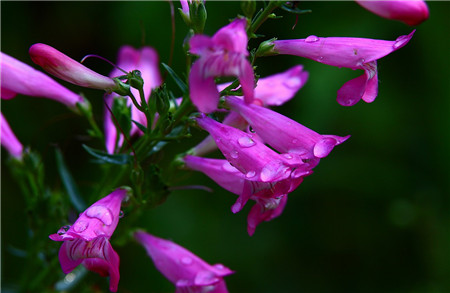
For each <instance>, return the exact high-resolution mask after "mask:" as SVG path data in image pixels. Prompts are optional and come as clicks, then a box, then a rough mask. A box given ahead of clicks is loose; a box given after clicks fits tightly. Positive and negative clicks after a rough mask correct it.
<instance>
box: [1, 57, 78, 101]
mask: <svg viewBox="0 0 450 293" xmlns="http://www.w3.org/2000/svg"><path fill="white" fill-rule="evenodd" d="M0 57H1V58H0V67H1V81H2V82H1V98H2V99H11V98H14V97H15V96H16V94H21V95H26V96H32V97H44V98H49V99H52V100H55V101H58V102H60V103H63V104H64V105H66V106H67V107H69V108H71V109H76V104H77V103H81V104H83V103H84V100H83V98H82V97H81V96H80V95H77V94H75V93H74V92H72V91H70V90H68V89H67V88H65V87H63V86H62V85H60V84H59V83H57V82H56V81H54V80H53V79H52V78H50V77H49V76H47V75H45V74H44V73H42V72H40V71H37V70H36V69H34V68H33V67H31V66H29V65H27V64H25V63H23V62H21V61H19V60H17V59H15V58H13V57H11V56H9V55H7V54H5V53H2V52H0Z"/></svg>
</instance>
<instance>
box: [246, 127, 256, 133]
mask: <svg viewBox="0 0 450 293" xmlns="http://www.w3.org/2000/svg"><path fill="white" fill-rule="evenodd" d="M248 131H249V132H251V133H255V132H256V131H255V130H254V129H253V128H252V127H251V126H250V125H249V126H248Z"/></svg>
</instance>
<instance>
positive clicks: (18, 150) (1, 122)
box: [0, 113, 23, 160]
mask: <svg viewBox="0 0 450 293" xmlns="http://www.w3.org/2000/svg"><path fill="white" fill-rule="evenodd" d="M0 129H1V131H0V142H1V145H2V146H3V147H4V148H5V149H6V150H7V151H8V153H9V154H10V155H11V156H13V157H14V158H16V159H18V160H20V159H21V158H22V154H23V146H22V144H21V143H20V141H19V140H18V139H17V137H16V136H15V135H14V132H13V131H12V129H11V127H10V126H9V124H8V121H6V119H5V117H4V116H3V114H2V113H0Z"/></svg>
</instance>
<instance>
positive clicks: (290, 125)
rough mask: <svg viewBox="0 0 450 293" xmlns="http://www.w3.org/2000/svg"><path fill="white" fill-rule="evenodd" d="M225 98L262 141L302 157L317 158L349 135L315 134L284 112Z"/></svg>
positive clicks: (322, 156)
mask: <svg viewBox="0 0 450 293" xmlns="http://www.w3.org/2000/svg"><path fill="white" fill-rule="evenodd" d="M226 101H227V103H228V105H229V106H230V107H231V109H232V110H234V111H236V112H238V113H239V114H240V115H242V117H244V118H245V120H247V122H248V123H249V124H250V125H251V127H252V129H253V130H254V131H256V133H257V134H258V135H259V136H260V137H261V138H262V139H263V141H264V142H266V143H267V144H269V145H270V146H272V147H273V148H274V149H276V150H277V151H279V152H281V153H289V154H298V155H300V157H301V158H302V159H304V160H316V161H318V159H321V158H324V157H326V156H327V155H328V154H329V153H330V152H331V150H332V149H333V148H334V147H335V146H336V145H338V144H341V143H343V142H344V141H346V140H347V139H348V138H349V137H350V136H345V137H340V136H336V135H321V134H318V133H317V132H315V131H313V130H311V129H309V128H307V127H305V126H303V125H301V124H300V123H298V122H296V121H294V120H292V119H289V118H288V117H286V116H284V115H281V114H279V113H277V112H275V111H272V110H270V109H267V108H264V107H261V106H257V105H254V104H250V105H247V104H245V103H243V102H242V101H241V100H240V99H238V98H236V97H227V99H226Z"/></svg>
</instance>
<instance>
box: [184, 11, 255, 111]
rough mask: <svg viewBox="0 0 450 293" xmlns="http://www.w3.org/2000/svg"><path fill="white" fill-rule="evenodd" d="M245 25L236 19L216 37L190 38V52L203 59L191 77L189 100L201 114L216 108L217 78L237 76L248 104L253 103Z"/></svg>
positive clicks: (252, 81) (251, 75)
mask: <svg viewBox="0 0 450 293" xmlns="http://www.w3.org/2000/svg"><path fill="white" fill-rule="evenodd" d="M245 26H246V20H245V19H236V20H234V21H233V22H232V23H230V24H229V25H227V26H225V27H223V28H221V29H220V30H218V31H217V32H216V33H215V34H214V36H213V37H208V36H205V35H194V36H193V37H192V38H191V39H190V41H189V45H190V52H191V53H192V54H195V55H198V56H200V57H199V58H198V60H196V61H195V62H194V64H193V66H192V68H191V72H190V74H189V90H190V97H191V100H192V102H193V103H194V105H195V106H196V107H197V108H198V109H199V111H201V112H204V113H210V112H213V111H215V110H216V109H217V105H218V102H219V92H218V91H217V86H216V84H215V82H214V78H215V77H217V76H236V77H238V78H239V81H240V83H241V87H242V91H243V93H244V99H245V101H246V102H247V103H251V102H252V101H253V96H254V93H253V88H254V74H253V68H252V66H251V65H250V62H249V61H248V60H247V59H246V57H247V56H248V52H247V41H248V38H247V33H246V31H245Z"/></svg>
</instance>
